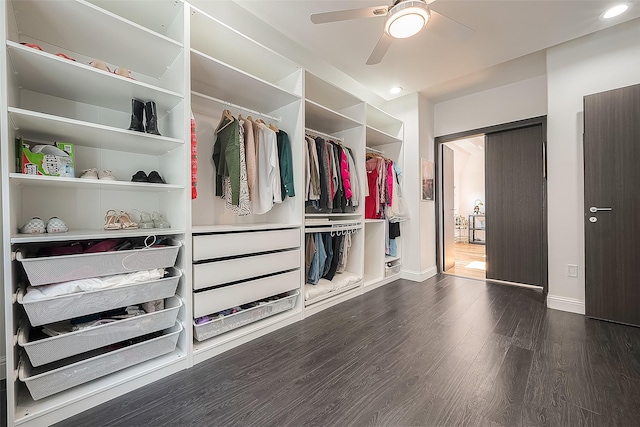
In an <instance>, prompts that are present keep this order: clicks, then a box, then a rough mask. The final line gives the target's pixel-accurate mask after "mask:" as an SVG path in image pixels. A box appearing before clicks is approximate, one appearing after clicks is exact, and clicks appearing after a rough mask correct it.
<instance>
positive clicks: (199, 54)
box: [188, 8, 304, 363]
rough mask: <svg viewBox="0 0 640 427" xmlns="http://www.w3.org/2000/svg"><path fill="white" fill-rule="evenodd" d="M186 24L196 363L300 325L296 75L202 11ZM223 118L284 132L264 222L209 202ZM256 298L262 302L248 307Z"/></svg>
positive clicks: (299, 73)
mask: <svg viewBox="0 0 640 427" xmlns="http://www.w3.org/2000/svg"><path fill="white" fill-rule="evenodd" d="M189 16H190V44H191V49H190V51H189V52H188V55H189V62H190V76H191V79H190V84H191V89H190V98H191V109H192V110H193V114H194V116H195V120H196V134H197V140H198V187H197V188H198V197H197V199H195V200H194V201H193V202H192V224H193V225H192V230H191V231H192V242H193V258H192V260H193V266H192V274H193V280H192V282H193V283H192V285H193V286H192V292H193V319H191V321H192V323H193V326H192V327H193V329H194V341H193V360H194V363H198V362H201V361H203V360H206V359H208V358H210V357H212V356H214V355H216V354H219V353H221V352H223V351H226V350H228V349H230V348H232V347H235V346H237V345H240V344H242V343H244V342H247V341H249V340H251V339H254V338H256V337H258V336H261V335H264V334H265V333H268V332H270V331H273V330H275V329H277V328H281V327H283V326H285V325H287V324H290V323H292V322H295V321H297V320H300V319H301V318H302V306H303V300H302V298H300V293H301V280H302V276H301V274H302V272H303V271H304V268H302V269H301V266H302V265H303V262H304V260H303V259H302V256H303V252H304V251H303V250H302V227H301V225H302V209H303V201H304V199H303V194H302V182H303V173H302V158H303V157H302V156H303V152H302V148H301V147H302V145H301V143H302V140H303V137H304V135H303V128H302V111H303V104H302V103H303V101H302V84H303V70H302V69H301V67H300V66H298V65H297V64H295V63H293V62H292V61H290V60H288V59H287V58H285V57H283V56H281V55H279V54H277V53H275V52H273V51H272V50H270V49H268V48H266V47H264V46H263V45H261V44H260V43H259V42H257V41H254V40H252V39H250V38H247V37H246V36H244V35H243V34H240V33H238V32H237V31H236V30H234V29H232V28H230V27H228V26H227V25H225V24H224V23H223V22H220V21H219V20H217V19H216V18H215V17H214V16H211V15H210V14H208V13H207V12H205V11H202V10H199V9H197V8H191V10H190V12H189ZM224 110H228V111H229V112H230V113H231V114H232V115H233V116H234V118H235V120H237V119H238V118H239V116H240V115H242V117H243V118H244V119H247V118H248V117H251V118H252V119H253V120H254V121H256V120H263V121H264V122H265V124H269V125H272V126H273V127H274V128H276V129H278V130H279V131H284V132H286V133H287V135H288V137H289V141H290V145H291V154H292V158H293V165H292V166H293V181H294V191H295V196H294V197H286V198H285V199H284V200H282V201H281V202H280V201H279V200H278V203H274V204H273V207H272V208H271V209H270V210H269V211H268V212H266V213H263V214H256V213H254V212H253V211H252V213H250V214H248V215H243V216H240V215H238V214H237V213H236V212H234V211H232V210H231V209H229V208H228V207H227V206H226V204H225V201H224V200H223V199H221V198H220V197H218V196H216V195H215V183H216V173H217V171H216V168H215V167H214V164H213V161H212V154H213V150H214V142H215V140H216V135H215V130H216V127H217V126H218V123H219V122H220V118H221V115H222V114H223V111H224ZM254 126H255V124H254ZM262 144H263V141H261V142H258V141H256V145H257V150H258V152H259V153H260V152H261V150H262V151H264V150H266V146H264V145H262ZM248 149H249V148H248V147H247V150H248ZM264 152H266V151H264ZM259 155H260V154H259ZM258 166H259V167H262V166H263V165H260V164H259V165H258ZM276 173H280V170H279V169H278V170H277V171H276ZM259 184H260V183H259ZM262 184H264V183H262ZM263 197H264V196H263ZM265 298H272V300H271V301H269V302H268V303H267V304H263V305H264V306H263V307H253V308H251V305H252V304H255V303H257V302H258V301H260V300H264V299H265ZM221 313H223V314H221ZM223 316H224V317H223Z"/></svg>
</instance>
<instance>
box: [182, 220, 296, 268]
mask: <svg viewBox="0 0 640 427" xmlns="http://www.w3.org/2000/svg"><path fill="white" fill-rule="evenodd" d="M298 247H300V230H299V229H297V228H296V229H288V230H270V231H255V232H251V233H225V234H208V235H202V236H193V260H194V261H202V260H207V259H215V258H222V257H229V256H236V255H245V254H248V253H257V252H267V251H276V250H280V249H290V248H298Z"/></svg>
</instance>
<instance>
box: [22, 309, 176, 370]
mask: <svg viewBox="0 0 640 427" xmlns="http://www.w3.org/2000/svg"><path fill="white" fill-rule="evenodd" d="M181 306H182V301H181V300H180V299H179V298H177V297H171V298H168V299H167V300H166V301H165V309H164V310H161V311H156V312H152V313H147V314H143V315H140V316H135V317H132V318H130V319H123V320H118V321H116V322H113V323H108V324H105V325H101V326H96V327H93V328H87V329H83V330H80V331H75V332H69V333H67V334H63V335H58V336H55V337H51V338H44V339H41V340H37V341H32V342H29V326H26V325H25V327H23V328H20V330H19V331H18V344H19V345H20V346H21V347H22V348H24V349H25V351H26V352H27V356H29V362H31V365H32V366H40V365H45V364H47V363H51V362H55V361H56V360H60V359H64V358H66V357H71V356H75V355H78V354H80V353H84V352H87V351H91V350H95V349H97V348H100V347H106V346H108V345H111V344H115V343H117V342H121V341H126V340H128V339H130V338H135V337H139V336H142V335H146V334H150V333H153V332H156V331H161V330H163V329H167V328H170V327H171V326H173V325H174V324H175V323H176V318H177V317H178V311H179V310H180V307H181Z"/></svg>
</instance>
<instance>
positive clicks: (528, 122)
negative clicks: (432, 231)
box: [433, 116, 549, 295]
mask: <svg viewBox="0 0 640 427" xmlns="http://www.w3.org/2000/svg"><path fill="white" fill-rule="evenodd" d="M536 125H541V126H542V155H543V156H544V157H543V167H544V171H543V174H544V177H545V178H546V175H547V116H538V117H531V118H529V119H523V120H517V121H514V122H509V123H503V124H499V125H494V126H487V127H482V128H477V129H472V130H467V131H462V132H456V133H452V134H448V135H442V136H436V137H435V138H434V144H433V148H434V157H433V158H434V159H435V161H434V164H435V186H434V192H435V194H434V201H435V211H436V212H435V219H436V267H437V269H438V273H442V265H443V261H444V260H443V257H444V253H443V245H444V242H443V229H442V227H443V224H442V221H443V213H442V209H443V203H442V165H441V159H440V155H441V150H440V146H441V144H444V143H446V142H453V141H456V140H459V139H464V138H473V137H477V136H484V135H486V134H488V133H494V132H501V131H507V130H514V129H520V128H524V127H529V126H536ZM543 185H544V189H543V200H542V204H543V206H544V209H543V213H542V222H543V231H544V232H543V237H542V240H543V248H542V258H543V260H544V261H543V263H542V265H543V266H542V268H543V270H544V271H543V272H542V277H543V287H542V290H543V292H544V294H545V295H546V294H547V291H548V288H549V274H548V271H549V249H548V242H547V240H548V228H547V211H548V204H547V180H546V179H545V180H544V184H543ZM502 283H506V282H502Z"/></svg>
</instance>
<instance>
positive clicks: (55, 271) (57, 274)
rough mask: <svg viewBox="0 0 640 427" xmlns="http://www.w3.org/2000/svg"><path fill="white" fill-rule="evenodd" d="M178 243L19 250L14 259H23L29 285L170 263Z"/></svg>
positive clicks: (151, 267) (173, 262)
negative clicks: (63, 251) (84, 250)
mask: <svg viewBox="0 0 640 427" xmlns="http://www.w3.org/2000/svg"><path fill="white" fill-rule="evenodd" d="M180 245H181V244H180V243H179V242H174V244H173V245H171V246H160V247H150V248H148V249H134V250H130V251H114V252H98V253H89V254H78V255H61V256H50V257H34V258H28V257H25V256H24V254H23V253H22V252H20V251H18V253H17V254H16V259H17V260H18V261H20V262H21V263H22V266H23V267H24V271H25V272H26V273H27V277H28V278H29V283H30V284H31V286H39V285H46V284H49V283H58V282H68V281H71V280H78V279H87V278H89V277H99V276H109V275H111V274H120V273H130V272H132V271H141V270H153V269H154V268H167V267H172V266H173V265H174V264H175V263H176V258H177V257H178V250H179V249H180Z"/></svg>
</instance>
